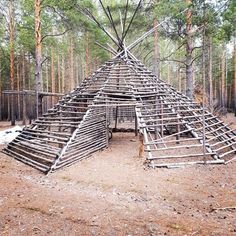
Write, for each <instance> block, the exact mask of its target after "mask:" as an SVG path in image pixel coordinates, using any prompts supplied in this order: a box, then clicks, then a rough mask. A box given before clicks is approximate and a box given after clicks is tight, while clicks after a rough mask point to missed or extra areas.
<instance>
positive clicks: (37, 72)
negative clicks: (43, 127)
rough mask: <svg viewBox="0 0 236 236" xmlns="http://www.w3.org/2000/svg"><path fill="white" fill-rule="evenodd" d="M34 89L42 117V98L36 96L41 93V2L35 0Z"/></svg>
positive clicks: (37, 109) (38, 112) (38, 113)
mask: <svg viewBox="0 0 236 236" xmlns="http://www.w3.org/2000/svg"><path fill="white" fill-rule="evenodd" d="M34 10H35V84H36V86H35V89H36V103H37V107H36V113H37V117H39V116H41V115H42V97H41V96H39V95H38V93H39V92H41V91H42V84H43V83H42V36H41V0H35V2H34Z"/></svg>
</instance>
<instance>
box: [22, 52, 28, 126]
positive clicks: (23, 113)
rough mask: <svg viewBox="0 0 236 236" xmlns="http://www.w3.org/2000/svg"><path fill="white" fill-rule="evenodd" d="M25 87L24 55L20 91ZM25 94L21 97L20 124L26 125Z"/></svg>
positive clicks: (23, 57)
mask: <svg viewBox="0 0 236 236" xmlns="http://www.w3.org/2000/svg"><path fill="white" fill-rule="evenodd" d="M25 88H26V87H25V55H24V54H23V56H22V90H24V89H25ZM26 96H27V95H26V94H24V95H23V108H22V124H23V125H26Z"/></svg>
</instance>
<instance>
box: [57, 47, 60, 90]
mask: <svg viewBox="0 0 236 236" xmlns="http://www.w3.org/2000/svg"><path fill="white" fill-rule="evenodd" d="M57 81H58V92H59V93H61V64H60V55H59V50H58V55H57Z"/></svg>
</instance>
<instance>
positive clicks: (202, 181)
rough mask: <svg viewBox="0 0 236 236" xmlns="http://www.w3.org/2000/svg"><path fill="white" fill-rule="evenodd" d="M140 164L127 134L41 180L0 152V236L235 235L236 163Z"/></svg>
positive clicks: (135, 144)
mask: <svg viewBox="0 0 236 236" xmlns="http://www.w3.org/2000/svg"><path fill="white" fill-rule="evenodd" d="M227 119H228V120H227V121H228V122H229V123H230V122H231V123H233V125H235V124H236V122H235V120H234V117H233V116H228V117H227ZM1 125H2V126H3V125H4V124H3V123H2V124H0V129H1ZM2 129H3V127H2ZM1 148H3V146H1ZM143 162H144V160H143V159H140V158H139V157H138V139H137V138H135V136H134V134H131V133H126V134H124V133H116V134H114V138H113V140H112V141H111V143H110V146H109V148H108V149H105V150H103V151H101V152H97V153H96V154H94V155H93V157H91V158H89V159H86V160H83V161H81V162H79V163H77V164H75V165H73V166H71V167H68V168H65V169H63V170H60V171H58V172H56V173H53V174H50V175H49V176H45V175H43V174H41V173H40V172H38V171H37V170H34V169H32V168H31V167H28V166H26V165H24V164H22V163H20V162H18V161H16V160H14V159H12V158H10V157H8V156H6V155H4V154H2V153H0V235H1V236H2V235H3V236H5V235H10V236H11V235H16V236H21V235H27V236H30V235H42V236H44V235H59V236H60V235H65V236H67V235H69V236H70V235H72V236H73V235H112V236H113V235H189V236H196V235H212V236H213V235H214V236H215V235H219V236H221V235H236V210H235V208H234V209H233V207H236V174H235V171H236V162H233V163H231V164H228V165H226V166H225V165H215V166H193V167H187V168H178V169H147V168H145V166H144V165H143ZM215 208H225V209H218V210H214V209H215ZM226 208H229V209H226ZM231 208H232V209H231Z"/></svg>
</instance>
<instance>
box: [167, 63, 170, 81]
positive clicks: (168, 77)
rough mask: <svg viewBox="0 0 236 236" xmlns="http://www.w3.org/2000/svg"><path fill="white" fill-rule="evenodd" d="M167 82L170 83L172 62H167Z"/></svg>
mask: <svg viewBox="0 0 236 236" xmlns="http://www.w3.org/2000/svg"><path fill="white" fill-rule="evenodd" d="M167 83H168V84H170V64H169V63H168V64H167Z"/></svg>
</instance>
